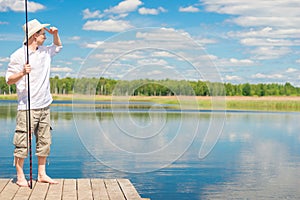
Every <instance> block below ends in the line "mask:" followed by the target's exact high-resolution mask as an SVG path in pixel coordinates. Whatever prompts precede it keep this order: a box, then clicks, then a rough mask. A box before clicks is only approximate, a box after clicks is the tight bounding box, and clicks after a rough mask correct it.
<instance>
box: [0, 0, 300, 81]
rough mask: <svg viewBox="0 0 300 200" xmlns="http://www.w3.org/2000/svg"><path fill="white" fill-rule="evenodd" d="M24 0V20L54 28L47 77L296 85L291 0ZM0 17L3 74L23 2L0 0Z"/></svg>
mask: <svg viewBox="0 0 300 200" xmlns="http://www.w3.org/2000/svg"><path fill="white" fill-rule="evenodd" d="M28 5H29V11H30V12H29V19H34V18H36V19H38V20H40V21H41V22H42V23H50V24H51V25H52V26H56V27H57V28H58V29H59V33H60V36H61V39H62V42H63V46H64V48H63V51H61V52H60V54H59V55H57V56H56V57H55V58H54V60H53V63H52V71H51V72H52V73H51V74H52V76H55V75H58V76H60V77H66V76H71V77H78V76H80V75H82V76H96V77H100V76H105V77H109V78H119V79H134V78H158V79H160V78H162V79H163V78H179V79H191V80H197V79H198V80H199V79H200V80H215V81H218V80H220V81H223V82H230V83H246V82H249V83H285V82H290V83H292V84H293V85H296V86H300V81H299V79H300V48H299V47H300V12H299V10H300V1H299V0H252V1H249V2H248V1H244V0H185V1H175V0H172V1H171V0H123V1H116V0H110V1H100V0H78V1H71V0H51V1H41V0H34V1H29V3H28ZM0 16H1V17H0V43H1V45H0V76H4V74H5V70H6V68H7V64H8V61H9V56H10V55H11V53H12V52H13V51H14V50H16V49H17V48H19V47H20V46H21V41H22V39H23V37H24V33H23V30H22V28H21V26H22V25H23V24H24V22H25V14H24V1H23V0H14V1H12V0H0ZM47 37H48V39H47V41H46V44H49V43H51V36H50V35H48V36H47ZM211 74H214V75H213V77H212V76H211ZM217 76H218V77H217ZM216 77H217V78H216Z"/></svg>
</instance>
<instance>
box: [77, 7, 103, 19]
mask: <svg viewBox="0 0 300 200" xmlns="http://www.w3.org/2000/svg"><path fill="white" fill-rule="evenodd" d="M82 14H83V19H91V18H101V17H103V14H102V13H101V11H99V10H96V11H94V12H91V11H90V9H88V8H87V9H84V10H83V11H82Z"/></svg>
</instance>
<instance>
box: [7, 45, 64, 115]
mask: <svg viewBox="0 0 300 200" xmlns="http://www.w3.org/2000/svg"><path fill="white" fill-rule="evenodd" d="M61 48H62V47H61V46H56V45H54V44H52V45H50V46H39V47H38V49H37V50H36V51H35V52H33V51H30V50H29V64H30V66H31V72H30V74H29V80H30V109H39V108H45V107H47V106H49V105H50V104H51V102H52V96H51V93H50V65H51V58H52V57H53V56H54V55H55V54H56V53H58V52H59V51H60V49H61ZM25 62H26V46H25V45H23V47H21V48H19V49H18V50H16V51H15V52H14V53H13V54H12V55H11V57H10V63H9V64H8V69H7V72H6V81H8V78H9V77H10V76H11V75H13V74H15V73H18V72H20V71H22V70H23V68H24V64H25ZM27 83H28V80H27V75H26V76H23V78H21V79H20V80H19V81H18V82H17V83H16V88H17V94H18V110H26V109H28V105H27V102H28V90H27V88H28V86H27Z"/></svg>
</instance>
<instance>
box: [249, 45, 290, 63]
mask: <svg viewBox="0 0 300 200" xmlns="http://www.w3.org/2000/svg"><path fill="white" fill-rule="evenodd" d="M250 53H251V54H252V55H253V57H254V58H256V59H258V60H269V59H277V58H280V57H282V56H284V55H287V54H289V53H291V49H290V48H287V47H272V46H269V47H267V46H262V47H257V48H256V49H254V50H252V51H251V52H250Z"/></svg>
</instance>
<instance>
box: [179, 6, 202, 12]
mask: <svg viewBox="0 0 300 200" xmlns="http://www.w3.org/2000/svg"><path fill="white" fill-rule="evenodd" d="M199 11H200V10H199V8H197V7H194V6H188V7H180V8H179V12H192V13H195V12H199Z"/></svg>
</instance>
